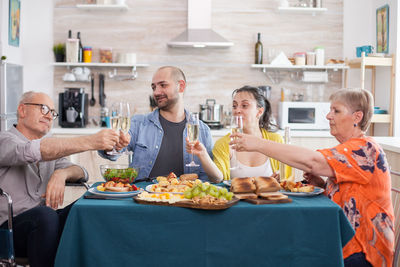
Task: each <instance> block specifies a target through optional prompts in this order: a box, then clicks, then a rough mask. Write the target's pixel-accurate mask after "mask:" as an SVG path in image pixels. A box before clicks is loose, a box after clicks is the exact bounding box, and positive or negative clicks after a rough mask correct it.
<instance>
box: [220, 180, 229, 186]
mask: <svg viewBox="0 0 400 267" xmlns="http://www.w3.org/2000/svg"><path fill="white" fill-rule="evenodd" d="M222 183H223V184H224V185H226V186H231V180H224V181H223V182H222Z"/></svg>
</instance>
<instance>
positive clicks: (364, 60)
mask: <svg viewBox="0 0 400 267" xmlns="http://www.w3.org/2000/svg"><path fill="white" fill-rule="evenodd" d="M347 64H348V65H349V67H350V68H359V69H360V74H361V78H360V87H361V88H363V89H365V72H366V70H367V69H371V70H372V76H371V93H372V95H373V96H374V97H375V94H376V90H375V89H376V88H375V84H376V68H379V67H390V90H389V92H382V91H380V92H379V93H380V94H384V93H389V94H390V95H389V99H390V104H389V112H388V114H374V115H373V116H372V124H371V126H370V129H371V132H372V134H373V133H374V124H375V123H388V124H389V136H393V110H394V78H395V70H394V55H393V56H391V57H367V56H365V52H362V55H361V58H356V59H352V60H349V61H347ZM347 84H348V75H347V71H346V73H345V87H347Z"/></svg>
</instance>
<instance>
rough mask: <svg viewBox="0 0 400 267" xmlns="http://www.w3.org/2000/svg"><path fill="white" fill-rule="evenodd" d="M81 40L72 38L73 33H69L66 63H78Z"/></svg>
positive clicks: (66, 44)
mask: <svg viewBox="0 0 400 267" xmlns="http://www.w3.org/2000/svg"><path fill="white" fill-rule="evenodd" d="M78 52H79V40H78V39H73V38H72V31H71V30H69V31H68V39H67V41H66V42H65V61H66V62H71V63H76V62H79V61H78Z"/></svg>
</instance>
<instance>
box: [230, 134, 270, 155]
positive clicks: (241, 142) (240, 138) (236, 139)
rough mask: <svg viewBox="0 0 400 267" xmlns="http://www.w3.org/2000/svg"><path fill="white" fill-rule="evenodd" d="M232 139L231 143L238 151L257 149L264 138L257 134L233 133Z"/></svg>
mask: <svg viewBox="0 0 400 267" xmlns="http://www.w3.org/2000/svg"><path fill="white" fill-rule="evenodd" d="M231 140H232V141H231V142H230V143H229V145H231V146H232V148H233V149H235V150H236V151H257V149H258V148H259V147H260V142H261V141H262V139H261V138H259V137H257V136H254V135H249V134H243V133H234V134H231Z"/></svg>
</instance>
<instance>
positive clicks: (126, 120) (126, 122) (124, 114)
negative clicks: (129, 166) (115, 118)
mask: <svg viewBox="0 0 400 267" xmlns="http://www.w3.org/2000/svg"><path fill="white" fill-rule="evenodd" d="M130 128H131V108H130V105H129V103H127V102H122V103H121V131H122V132H123V133H124V134H127V133H128V132H129V129H130ZM124 153H125V154H128V155H129V154H130V152H129V151H128V150H126V151H125V152H124Z"/></svg>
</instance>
